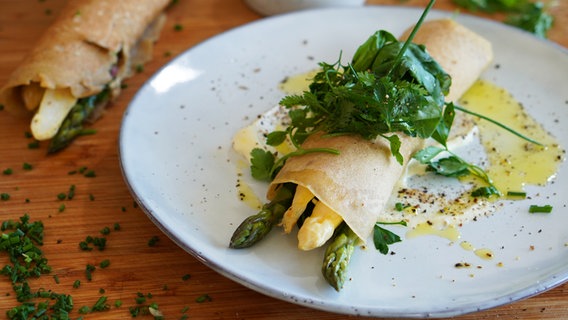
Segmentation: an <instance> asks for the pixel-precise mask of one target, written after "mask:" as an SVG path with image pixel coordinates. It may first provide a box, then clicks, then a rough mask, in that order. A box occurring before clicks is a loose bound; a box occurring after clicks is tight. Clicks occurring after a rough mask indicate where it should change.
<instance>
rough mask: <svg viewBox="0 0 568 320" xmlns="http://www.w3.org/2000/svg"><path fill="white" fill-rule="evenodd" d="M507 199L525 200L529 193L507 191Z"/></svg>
mask: <svg viewBox="0 0 568 320" xmlns="http://www.w3.org/2000/svg"><path fill="white" fill-rule="evenodd" d="M507 197H510V198H520V199H525V198H526V197H527V193H526V192H524V191H507Z"/></svg>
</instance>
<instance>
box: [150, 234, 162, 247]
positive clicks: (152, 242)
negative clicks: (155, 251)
mask: <svg viewBox="0 0 568 320" xmlns="http://www.w3.org/2000/svg"><path fill="white" fill-rule="evenodd" d="M158 241H160V238H159V237H158V236H153V237H152V238H150V240H148V247H154V246H156V245H157V244H158Z"/></svg>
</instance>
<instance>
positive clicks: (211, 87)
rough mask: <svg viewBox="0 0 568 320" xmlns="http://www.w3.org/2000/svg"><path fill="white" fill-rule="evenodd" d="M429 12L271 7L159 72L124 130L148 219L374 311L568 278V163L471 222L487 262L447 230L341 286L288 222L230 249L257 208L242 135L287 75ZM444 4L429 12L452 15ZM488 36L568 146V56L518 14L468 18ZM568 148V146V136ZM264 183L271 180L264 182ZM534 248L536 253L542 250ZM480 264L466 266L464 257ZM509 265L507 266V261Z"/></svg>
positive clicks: (471, 301)
mask: <svg viewBox="0 0 568 320" xmlns="http://www.w3.org/2000/svg"><path fill="white" fill-rule="evenodd" d="M420 14H421V11H420V10H417V9H408V8H397V7H365V8H355V9H324V10H318V11H304V12H299V13H293V14H288V15H283V16H277V17H272V18H268V19H264V20H260V21H258V22H254V23H251V24H248V25H245V26H242V27H240V28H236V29H234V30H231V31H229V32H226V33H224V34H221V35H219V36H216V37H214V38H212V39H210V40H207V41H205V42H204V43H202V44H200V45H197V46H195V47H194V48H192V49H190V50H188V51H187V52H185V53H183V54H181V55H180V56H179V57H178V58H176V59H175V60H173V61H172V62H171V63H169V64H168V65H166V66H165V67H164V68H163V69H161V70H160V71H159V72H157V74H156V75H154V76H153V77H152V78H151V79H150V80H149V81H148V83H146V84H145V85H144V86H143V87H142V88H141V90H140V91H139V92H138V94H137V95H136V97H135V98H134V99H133V101H132V103H131V105H130V106H129V107H128V110H127V112H126V113H125V116H124V122H123V124H122V130H121V134H120V158H121V165H122V169H123V173H124V177H125V179H126V182H127V183H128V185H129V187H130V188H131V191H132V193H133V195H134V196H135V198H136V199H137V201H138V202H139V203H140V205H141V206H142V208H143V209H144V210H145V211H146V212H147V214H148V216H149V218H150V219H151V220H152V221H153V222H154V223H156V224H157V225H158V226H159V227H160V228H161V229H162V230H163V232H164V233H166V234H167V235H168V236H169V237H171V238H172V239H173V240H174V241H175V242H176V243H177V244H178V245H179V246H181V247H182V248H183V249H185V250H186V251H188V252H189V253H191V254H193V255H194V256H196V257H197V258H198V259H200V260H201V261H203V262H204V263H205V264H207V265H208V266H210V267H211V268H213V269H214V270H216V271H218V272H220V273H221V274H223V275H225V276H227V277H229V278H231V279H233V280H234V281H237V282H239V283H241V284H243V285H245V286H247V287H250V288H252V289H254V290H257V291H259V292H262V293H264V294H267V295H269V296H272V297H275V298H279V299H283V300H285V301H289V302H292V303H297V304H301V305H305V306H308V307H312V308H317V309H324V310H327V311H332V312H337V313H345V314H357V315H365V316H384V317H386V316H396V317H403V316H404V317H442V316H452V315H457V314H463V313H468V312H474V311H477V310H483V309H487V308H491V307H494V306H498V305H502V304H506V303H510V302H513V301H516V300H519V299H522V298H526V297H529V296H532V295H535V294H538V293H540V292H543V291H545V290H547V289H550V288H551V287H554V286H556V285H558V284H560V283H563V282H564V281H566V280H567V279H568V246H567V244H568V232H566V225H567V224H568V216H567V214H568V210H567V209H566V203H567V202H566V197H562V196H561V195H562V194H565V190H567V189H568V176H567V175H568V170H566V169H567V168H566V165H565V164H563V165H562V166H561V168H560V172H559V174H558V178H557V180H556V181H555V182H554V183H552V184H550V185H549V186H547V187H545V188H529V189H528V192H529V194H531V195H535V194H537V193H538V196H537V197H536V198H535V199H533V202H539V203H540V204H544V203H546V204H551V205H553V206H554V211H553V213H552V214H549V215H537V214H532V215H531V214H528V213H527V210H526V207H527V203H528V201H529V200H526V201H519V202H515V203H514V204H513V203H511V204H509V203H506V206H504V207H503V209H502V210H500V211H499V212H497V214H495V215H494V216H492V217H490V218H487V219H481V220H480V221H477V222H475V223H470V224H467V225H465V226H464V227H463V228H462V229H461V235H462V238H463V239H464V240H467V241H469V242H471V243H473V244H474V245H475V246H477V247H486V248H490V249H492V250H493V252H494V255H495V258H494V259H493V260H489V261H487V260H482V259H480V258H478V257H477V256H475V255H474V254H473V253H472V252H469V251H466V250H464V249H462V248H460V246H459V245H458V244H453V245H452V244H451V243H450V242H449V241H448V240H446V239H443V238H438V237H431V236H426V237H419V238H413V239H407V240H405V241H403V242H402V243H400V244H397V245H396V246H395V247H394V249H395V251H396V254H395V255H387V256H384V255H381V254H379V253H378V252H376V251H375V250H374V249H368V250H357V251H356V253H355V255H354V257H353V259H352V263H351V266H350V277H351V280H350V281H348V282H347V284H346V286H345V288H344V289H343V291H342V292H341V293H337V292H335V291H334V290H333V289H332V288H331V287H329V286H328V285H327V284H326V283H325V281H324V280H323V278H322V276H321V275H320V265H321V259H322V251H318V250H316V251H313V252H307V253H306V252H300V251H298V250H297V249H296V248H295V245H296V244H295V237H292V236H289V237H286V236H282V234H281V232H279V231H278V230H277V231H275V232H272V233H271V234H270V235H269V237H268V238H267V239H265V240H264V241H263V242H261V243H260V244H258V245H257V246H256V247H254V248H252V249H248V250H231V249H229V248H228V247H227V245H228V243H229V239H230V236H231V234H232V233H233V231H234V229H235V227H236V226H237V225H238V224H239V223H240V222H241V221H242V220H243V219H244V218H245V217H246V216H248V215H251V214H253V213H255V212H254V211H253V210H252V209H251V208H250V207H249V206H247V205H246V204H244V203H242V202H241V201H239V199H238V195H237V189H236V186H235V184H236V181H237V172H238V170H237V168H236V164H235V161H234V160H235V159H234V158H233V156H232V153H231V139H232V136H233V134H234V133H235V132H236V131H237V130H238V129H239V128H241V127H243V126H245V125H247V124H249V123H250V122H251V120H252V119H254V118H255V117H256V116H257V115H258V114H260V113H262V112H264V111H266V110H268V109H269V108H271V107H272V106H274V105H275V104H276V103H277V102H278V100H279V99H280V98H281V97H282V96H283V93H282V92H281V91H280V90H279V89H278V84H279V82H281V81H282V80H283V79H284V78H285V77H287V76H290V75H296V74H299V73H303V72H306V71H309V70H312V69H314V68H315V67H316V64H317V62H319V61H326V62H335V61H336V60H337V58H338V55H339V52H340V51H343V57H344V60H343V61H348V60H346V59H348V58H349V57H351V54H352V53H353V51H354V50H355V49H356V48H357V47H358V45H359V44H361V43H362V42H363V41H364V40H366V39H367V37H368V36H369V35H371V34H372V33H373V32H374V31H375V30H378V29H385V30H389V31H391V32H392V33H393V34H395V35H398V34H400V33H402V31H403V30H404V29H406V28H407V27H408V26H410V25H412V24H413V23H414V22H416V21H417V20H418V17H419V16H420ZM449 15H450V13H443V12H438V11H433V12H431V13H430V15H429V19H432V18H438V17H442V16H449ZM456 19H457V20H458V21H459V22H461V23H463V24H465V25H466V26H468V27H470V28H472V29H473V30H475V31H477V32H479V33H480V34H482V35H484V36H485V37H487V38H488V39H489V40H490V41H491V42H492V43H493V45H494V51H495V61H494V66H496V65H498V66H499V67H498V68H497V67H491V68H489V69H488V70H487V71H486V72H485V73H484V74H483V78H485V79H488V80H489V81H491V82H493V83H495V84H497V85H499V86H502V87H505V88H507V90H508V91H509V92H510V93H512V94H513V95H514V96H515V97H516V99H517V100H520V101H521V102H522V103H523V104H524V105H525V107H526V109H527V110H528V111H529V113H531V114H532V115H533V116H534V117H535V118H536V119H537V120H538V121H539V122H541V123H542V124H543V125H544V126H545V127H546V128H548V129H549V130H550V132H551V133H552V134H553V135H555V136H556V137H558V138H559V139H561V141H563V142H564V143H566V137H568V125H567V123H566V122H567V121H568V91H567V90H566V83H568V54H566V51H564V50H563V49H561V48H559V47H556V46H554V45H552V44H551V43H548V42H545V41H541V40H538V39H536V38H534V37H532V36H531V35H529V34H526V33H524V32H521V31H519V30H516V29H513V28H510V27H507V26H505V25H502V24H499V23H494V22H490V21H487V20H482V19H478V18H473V17H469V16H464V15H462V16H457V17H456ZM565 146H566V145H565ZM258 190H262V188H261V189H258ZM531 246H533V247H534V250H531ZM464 261H465V262H470V263H471V264H472V265H473V267H472V268H468V269H458V268H455V267H454V265H455V263H456V262H464ZM498 262H502V266H497V263H498Z"/></svg>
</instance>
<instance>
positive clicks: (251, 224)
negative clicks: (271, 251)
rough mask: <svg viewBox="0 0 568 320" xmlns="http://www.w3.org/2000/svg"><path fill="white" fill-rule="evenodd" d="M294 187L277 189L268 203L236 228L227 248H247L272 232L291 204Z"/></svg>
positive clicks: (286, 186)
mask: <svg viewBox="0 0 568 320" xmlns="http://www.w3.org/2000/svg"><path fill="white" fill-rule="evenodd" d="M294 191H295V186H294V185H293V184H284V185H282V186H280V187H279V189H278V190H277V194H276V196H275V197H274V199H272V201H270V202H269V203H267V204H265V205H264V206H262V209H261V210H260V211H259V212H258V213H257V214H255V215H252V216H250V217H248V218H246V219H245V220H244V221H243V222H241V224H240V225H239V226H238V227H237V229H236V230H235V232H234V233H233V236H232V237H231V242H230V243H229V247H230V248H233V249H242V248H248V247H251V246H252V245H254V244H256V243H257V242H259V241H260V240H262V239H263V238H264V236H266V235H267V234H268V232H270V230H272V227H273V226H274V225H275V224H276V223H278V222H280V220H281V219H282V216H283V215H284V212H286V210H287V209H288V208H289V207H290V205H291V204H292V199H293V198H294Z"/></svg>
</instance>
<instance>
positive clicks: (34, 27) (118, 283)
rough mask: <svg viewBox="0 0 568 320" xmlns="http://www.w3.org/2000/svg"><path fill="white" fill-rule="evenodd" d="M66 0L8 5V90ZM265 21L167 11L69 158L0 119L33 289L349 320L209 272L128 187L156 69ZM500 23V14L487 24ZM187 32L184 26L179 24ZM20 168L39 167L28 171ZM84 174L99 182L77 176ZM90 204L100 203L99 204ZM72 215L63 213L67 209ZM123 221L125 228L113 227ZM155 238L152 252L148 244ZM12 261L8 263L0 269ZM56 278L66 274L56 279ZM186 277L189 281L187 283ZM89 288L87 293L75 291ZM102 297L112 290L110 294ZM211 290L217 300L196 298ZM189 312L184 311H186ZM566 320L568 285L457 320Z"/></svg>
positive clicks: (13, 208)
mask: <svg viewBox="0 0 568 320" xmlns="http://www.w3.org/2000/svg"><path fill="white" fill-rule="evenodd" d="M369 3H370V4H387V5H401V4H402V5H408V6H422V5H424V4H425V3H426V1H425V0H416V1H415V0H409V1H404V2H401V1H399V0H384V1H381V0H374V1H369ZM556 3H557V6H555V7H554V8H553V9H552V10H553V12H554V14H555V15H556V18H557V23H556V26H555V28H554V30H552V32H551V34H550V38H551V39H552V40H553V41H555V42H557V43H559V44H560V45H562V46H565V47H567V46H568V35H567V32H566V26H567V25H568V16H567V12H568V2H566V1H557V2H556ZM62 4H63V1H62V0H45V1H36V0H32V1H22V0H0V83H4V82H5V81H6V79H7V77H8V76H9V74H10V72H11V71H12V70H13V69H14V68H15V66H16V64H17V63H18V62H19V61H20V60H21V59H22V57H23V55H24V54H25V53H26V52H27V51H28V50H29V49H30V48H31V47H32V46H33V45H34V42H35V41H36V40H37V39H38V38H39V36H40V35H41V33H42V31H43V30H44V29H45V27H46V26H47V25H49V23H50V22H51V21H52V20H53V19H54V17H55V15H56V14H57V12H58V10H59V9H60V8H61V6H62ZM436 7H437V8H440V9H446V10H454V9H455V8H454V7H453V5H452V4H451V2H450V1H449V0H445V1H443V0H440V1H438V4H437V5H436ZM259 18H261V17H260V16H259V15H257V14H256V13H254V12H253V11H251V10H249V9H248V8H247V7H246V6H245V5H244V3H243V2H242V1H239V0H193V1H189V0H181V1H179V2H178V3H177V4H175V5H174V6H173V7H172V8H171V9H169V10H168V21H167V24H166V26H165V28H164V31H163V33H162V37H161V39H160V41H159V42H158V44H157V47H156V49H155V52H154V59H153V60H152V62H150V63H148V64H147V65H146V66H145V68H144V71H143V72H142V73H139V74H137V75H135V76H134V77H133V78H131V79H130V80H128V81H127V84H128V87H127V89H126V90H125V91H124V92H123V93H122V95H121V96H120V98H119V99H118V100H116V101H115V102H114V103H113V104H112V106H111V107H110V108H109V109H108V110H107V112H106V113H105V115H104V117H103V118H101V119H100V120H99V121H98V122H97V123H96V124H95V125H94V127H95V128H96V129H97V133H96V134H95V135H91V136H85V137H81V138H80V139H78V140H76V141H75V142H74V143H73V144H72V145H71V146H70V147H69V148H68V149H67V150H65V151H64V152H61V153H58V154H55V155H50V156H46V155H45V144H44V143H42V144H41V146H40V149H30V148H28V144H29V143H30V142H31V140H30V139H29V138H27V137H26V134H25V133H26V132H27V131H29V129H28V121H29V120H28V119H20V118H14V117H12V116H10V115H9V114H7V113H6V112H5V111H0V150H1V155H2V156H1V157H0V170H2V171H3V170H4V169H7V168H11V169H12V170H13V173H12V174H10V175H5V174H2V175H0V192H1V193H8V194H10V199H9V200H6V201H1V202H0V219H1V220H2V221H4V220H8V219H12V220H14V219H18V218H19V217H20V216H22V215H24V214H29V215H30V216H31V218H32V220H34V221H35V220H41V221H43V222H44V225H45V244H44V246H43V247H42V249H43V250H44V253H45V255H46V257H47V258H48V259H49V264H50V265H51V266H52V268H53V271H52V274H50V275H46V276H42V277H41V278H39V279H37V280H34V281H33V282H32V287H33V288H36V289H37V288H40V287H43V288H45V289H49V290H53V291H55V292H60V293H68V294H71V295H72V296H73V299H74V302H75V313H74V314H73V318H77V317H78V316H79V314H78V313H77V310H78V309H79V308H80V307H82V306H84V305H88V306H90V305H93V304H94V303H95V302H96V301H97V299H98V298H99V297H101V296H102V295H104V296H107V297H108V298H109V300H108V301H109V302H110V303H111V305H112V304H114V302H115V301H116V300H121V301H122V303H123V305H122V306H121V307H118V308H116V307H114V306H113V307H112V308H111V309H110V310H108V311H105V312H100V313H92V314H88V315H86V316H85V319H129V318H131V315H130V312H129V310H128V308H129V307H131V306H136V302H135V298H136V295H137V293H138V292H141V293H144V294H147V293H151V294H152V296H153V297H152V299H151V301H152V302H156V303H157V304H158V305H159V307H160V310H162V312H163V313H164V315H165V317H166V319H180V318H182V316H183V315H187V316H188V317H189V319H227V318H230V319H313V318H318V319H344V318H346V317H345V316H342V315H336V314H332V313H328V312H324V311H320V310H313V309H309V308H305V307H302V306H298V305H294V304H290V303H287V302H284V301H280V300H277V299H273V298H270V297H267V296H264V295H262V294H259V293H257V292H255V291H252V290H249V289H247V288H245V287H243V286H241V285H239V284H236V283H235V282H233V281H231V280H228V279H227V278H225V277H223V276H222V275H220V274H218V273H216V272H214V271H212V270H211V269H210V268H208V267H207V266H206V265H204V264H203V263H202V262H201V261H199V260H197V259H196V258H194V257H192V256H191V255H189V254H187V253H186V252H184V251H183V250H182V249H180V248H179V247H177V246H176V245H175V244H174V243H173V242H172V241H170V240H169V239H168V238H167V237H166V236H165V235H164V234H162V233H161V232H160V231H159V230H158V228H157V227H156V226H155V225H154V224H153V223H152V222H151V221H150V220H149V219H148V218H147V216H146V215H145V214H144V213H143V212H142V211H141V210H140V209H139V208H137V206H136V205H135V204H134V201H133V198H132V197H131V195H130V194H129V191H128V189H127V187H126V185H125V183H124V182H123V180H122V176H121V172H120V167H119V162H118V154H117V138H118V132H119V128H120V122H121V118H122V114H123V112H124V110H125V108H126V106H127V105H128V103H129V101H130V99H132V97H133V95H134V94H135V92H136V90H137V89H138V88H140V86H141V85H142V84H143V83H144V81H146V80H147V79H148V78H149V77H150V76H151V75H152V74H153V73H154V72H155V71H157V70H158V68H160V67H161V66H163V65H164V64H166V63H167V62H168V61H169V60H170V59H172V58H173V57H174V56H176V55H177V54H179V53H181V52H183V51H184V50H186V49H188V48H191V47H192V46H194V45H196V44H198V43H200V42H201V41H204V40H206V39H207V38H209V37H211V36H214V35H216V34H219V33H221V32H223V31H226V30H228V29H231V28H233V27H237V26H239V25H242V24H245V23H248V22H251V21H254V20H258V19H259ZM491 18H495V19H500V17H491ZM176 25H179V26H182V28H181V30H176V29H179V28H176V27H175V26H176ZM23 163H29V164H31V165H32V166H33V169H32V170H24V169H23V168H22V165H23ZM82 167H86V168H88V169H91V170H93V171H94V172H95V173H96V177H92V178H89V177H85V176H83V175H82V174H79V173H75V174H70V172H73V171H76V170H78V169H79V168H82ZM71 185H75V188H76V195H75V197H74V198H73V199H72V200H63V201H61V200H58V199H57V194H58V193H61V192H67V191H68V190H69V188H70V186H71ZM92 198H94V199H92ZM62 204H64V205H65V210H63V211H62V212H60V210H59V209H60V207H61V205H62ZM115 223H118V224H119V225H120V230H114V229H113V226H114V225H115ZM104 227H110V228H111V233H110V234H109V235H108V236H106V237H107V247H106V249H105V250H103V251H98V250H94V251H91V252H85V251H81V250H80V249H79V247H78V244H79V242H80V241H83V240H85V237H86V236H88V235H91V236H102V235H101V234H100V233H99V232H100V230H101V229H103V228H104ZM153 237H158V239H159V241H158V242H157V244H156V245H155V246H149V245H148V241H149V240H150V239H151V238H153ZM104 259H109V260H110V262H111V265H110V266H109V267H108V268H105V269H101V268H97V270H96V271H95V272H94V273H93V279H92V281H87V280H86V277H85V267H86V265H87V264H93V265H98V264H99V263H100V262H101V261H102V260H104ZM6 263H7V258H6V257H5V256H4V255H1V256H0V264H1V265H4V264H6ZM54 275H57V277H58V278H59V283H56V281H55V279H54V277H53V276H54ZM185 275H189V278H188V279H186V278H185V277H184V276H185ZM75 280H81V283H82V285H81V286H80V287H79V288H73V287H72V284H73V282H74V281H75ZM103 290H104V292H103ZM204 294H207V295H208V296H209V297H210V298H211V300H210V301H207V302H202V303H199V302H197V301H196V299H197V298H198V297H200V296H202V295H204ZM16 305H17V302H16V301H15V297H14V294H13V291H12V288H11V285H10V282H9V280H8V279H7V278H5V277H4V276H0V318H2V317H4V314H5V311H6V310H7V309H8V308H10V307H13V306H16ZM186 308H187V309H186ZM493 318H500V319H566V318H568V286H567V285H563V286H560V287H558V288H555V289H553V290H550V291H548V292H546V293H543V294H541V295H538V296H536V297H533V298H530V299H526V300H523V301H519V302H516V303H513V304H510V305H506V306H502V307H498V308H495V309H491V310H487V311H483V312H479V313H476V314H471V315H465V316H462V317H459V319H493Z"/></svg>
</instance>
